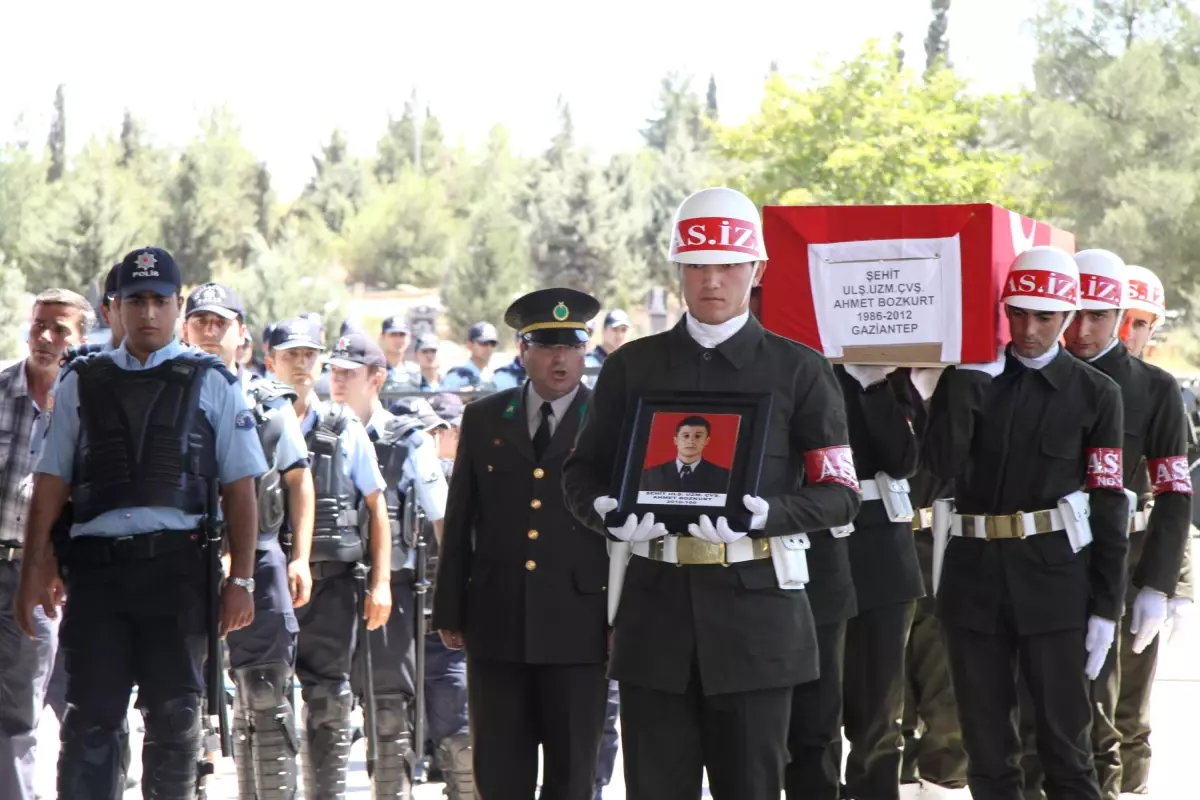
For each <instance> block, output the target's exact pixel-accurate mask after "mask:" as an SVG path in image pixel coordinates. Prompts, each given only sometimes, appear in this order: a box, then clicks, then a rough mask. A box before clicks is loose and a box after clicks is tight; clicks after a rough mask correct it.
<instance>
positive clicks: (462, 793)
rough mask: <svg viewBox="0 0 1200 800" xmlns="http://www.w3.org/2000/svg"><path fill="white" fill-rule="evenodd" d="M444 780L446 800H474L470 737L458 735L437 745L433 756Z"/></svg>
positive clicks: (473, 768) (473, 769) (473, 770)
mask: <svg viewBox="0 0 1200 800" xmlns="http://www.w3.org/2000/svg"><path fill="white" fill-rule="evenodd" d="M434 760H435V761H436V762H437V765H438V768H439V769H440V770H441V771H442V774H443V775H444V776H445V779H446V797H447V798H448V800H475V799H476V797H477V795H476V794H475V766H474V764H473V763H472V761H471V737H470V735H468V734H465V733H460V734H456V735H454V736H447V737H446V738H445V739H442V741H441V742H439V743H438V748H437V754H436V755H435V756H434Z"/></svg>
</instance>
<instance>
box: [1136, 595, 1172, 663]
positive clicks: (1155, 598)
mask: <svg viewBox="0 0 1200 800" xmlns="http://www.w3.org/2000/svg"><path fill="white" fill-rule="evenodd" d="M1167 613H1168V609H1167V596H1166V595H1165V594H1163V593H1162V592H1160V591H1158V590H1157V589H1151V588H1150V587H1149V586H1146V587H1144V588H1142V589H1141V590H1139V591H1138V593H1137V597H1135V598H1133V613H1132V615H1131V619H1130V621H1129V632H1130V633H1132V634H1133V652H1135V653H1140V652H1142V651H1143V650H1145V649H1146V647H1147V646H1148V645H1149V644H1150V642H1152V641H1154V637H1155V636H1157V635H1158V632H1159V631H1160V630H1162V627H1163V625H1164V624H1165V623H1166V621H1167Z"/></svg>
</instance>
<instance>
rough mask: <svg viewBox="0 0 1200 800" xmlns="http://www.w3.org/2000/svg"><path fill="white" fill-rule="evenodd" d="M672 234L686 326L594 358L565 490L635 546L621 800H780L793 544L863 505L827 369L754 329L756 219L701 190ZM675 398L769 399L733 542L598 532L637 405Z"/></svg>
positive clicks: (797, 572) (623, 664) (729, 198)
mask: <svg viewBox="0 0 1200 800" xmlns="http://www.w3.org/2000/svg"><path fill="white" fill-rule="evenodd" d="M721 222H726V223H728V230H724V229H722V227H721V226H720V223H721ZM672 230H673V235H672V237H671V239H672V243H671V260H672V261H674V262H675V263H677V264H679V265H680V279H681V283H682V289H683V295H684V299H685V302H686V303H687V307H688V313H687V315H686V316H685V317H684V319H682V320H680V322H679V323H678V324H677V325H676V326H675V327H674V328H673V329H671V330H669V331H667V332H665V333H661V334H656V335H654V336H648V337H645V338H642V339H638V340H637V341H634V342H630V343H628V344H626V345H624V346H623V347H622V348H621V349H620V350H618V351H617V352H616V353H613V354H612V355H611V356H609V357H608V358H607V359H606V360H605V362H604V367H603V368H602V371H601V373H600V377H599V379H598V380H597V382H596V391H595V394H594V395H593V399H592V403H591V405H590V406H589V408H588V413H587V418H586V420H585V422H584V426H583V429H582V430H581V431H580V435H579V440H578V442H577V443H576V446H575V452H574V453H573V454H572V456H571V458H569V459H568V461H567V465H566V470H565V474H564V478H563V480H564V487H565V490H566V493H567V499H568V502H569V503H570V505H571V510H572V511H573V512H574V514H575V516H576V518H577V519H578V520H579V521H580V522H581V523H583V524H585V525H587V526H588V527H589V528H592V529H593V530H595V531H597V532H598V533H601V534H611V535H612V536H613V537H615V538H616V539H620V540H623V541H625V542H632V543H633V546H632V552H633V556H632V558H631V559H630V560H629V563H628V573H627V575H626V576H625V580H624V589H623V592H624V596H623V597H622V598H621V599H620V603H621V605H620V608H619V610H618V611H617V614H616V618H615V623H614V631H613V652H612V660H611V666H610V677H611V678H614V679H616V680H618V681H620V683H621V730H622V733H623V736H624V740H625V742H626V743H627V744H628V745H629V746H627V747H625V748H624V758H625V785H626V791H627V796H628V797H629V798H630V800H650V799H651V798H653V800H664V799H670V798H681V799H682V798H689V800H690V799H691V798H696V797H699V796H700V791H701V775H702V772H703V771H704V770H705V769H707V771H708V778H709V782H710V787H711V791H712V796H713V797H714V798H716V799H717V800H734V799H735V798H736V800H766V799H767V798H770V800H777V798H778V797H779V793H780V791H781V790H782V788H783V787H782V776H783V771H784V766H785V765H786V764H787V760H788V751H787V737H788V718H789V716H790V715H791V710H792V708H791V700H792V687H793V686H796V685H797V684H802V683H806V682H808V681H812V680H814V679H815V678H816V677H817V672H818V654H817V640H816V633H815V630H814V623H813V618H812V614H811V611H810V610H809V603H808V598H807V596H806V593H805V592H804V591H802V589H803V585H804V583H805V582H806V576H805V575H804V571H803V561H802V560H800V559H802V558H803V550H802V549H801V548H803V546H804V541H805V540H804V538H803V537H802V536H800V535H799V534H804V533H806V532H808V531H817V530H821V529H823V528H829V527H831V526H839V525H845V524H846V523H848V522H849V521H850V520H851V519H852V518H853V516H854V514H855V512H856V511H857V510H858V506H859V499H858V491H857V490H858V484H857V482H856V480H855V475H854V469H853V461H852V458H851V455H850V450H849V447H848V440H847V432H846V419H845V410H844V408H843V405H842V402H841V396H840V395H841V393H840V391H839V389H838V384H837V379H836V377H835V376H834V374H833V371H832V368H831V367H830V365H829V363H828V362H827V361H826V360H825V359H824V358H823V357H821V356H820V355H819V354H818V353H815V352H813V351H812V350H810V349H808V348H806V347H803V346H801V345H798V344H796V343H795V342H792V341H789V340H787V339H784V338H782V337H779V336H775V335H774V334H771V333H769V332H767V331H765V330H763V328H762V326H761V325H760V324H759V323H758V321H757V320H756V319H754V318H753V317H751V316H750V313H749V301H750V292H751V289H752V288H753V286H754V285H755V284H756V283H758V282H759V280H760V279H761V277H762V272H763V270H764V269H765V264H764V263H763V262H764V261H765V259H766V252H765V248H764V247H763V245H762V238H761V233H762V228H761V224H760V222H759V215H758V209H757V208H756V207H755V206H754V204H753V203H752V202H751V201H750V200H749V199H748V198H747V197H745V196H744V195H742V194H740V193H739V192H735V191H733V190H731V189H724V188H717V189H705V190H702V191H700V192H697V193H696V194H693V195H691V196H690V197H688V198H687V199H686V200H684V201H683V203H682V204H681V206H680V208H679V210H678V212H677V214H676V217H675V220H674V225H673V228H672ZM673 390H689V391H695V390H700V391H715V392H726V391H731V390H732V391H742V392H770V393H771V394H772V396H773V406H772V408H773V415H772V418H771V420H770V422H769V426H768V434H767V439H766V441H767V445H766V448H767V449H766V454H765V457H764V458H763V467H762V476H761V478H760V482H759V486H760V488H761V492H762V496H761V497H753V496H750V495H745V496H744V497H743V498H742V501H743V504H744V505H745V508H746V511H748V512H750V519H749V525H747V526H746V528H745V529H744V530H735V529H734V528H733V527H731V526H730V523H729V521H728V520H727V519H726V518H725V517H724V516H718V517H717V518H716V519H715V520H713V519H711V518H710V517H708V516H707V515H702V516H700V518H699V520H698V522H696V523H692V524H691V525H689V528H688V533H689V534H690V537H689V536H675V535H672V536H671V538H670V539H664V538H663V537H664V536H666V535H667V533H668V532H667V530H666V528H665V526H664V525H663V524H662V523H656V522H655V519H654V515H653V514H645V515H644V516H642V517H641V518H640V519H639V518H638V517H637V516H636V515H633V514H630V515H629V516H628V517H627V519H626V522H625V524H624V525H623V526H619V527H617V526H611V527H610V526H607V525H606V523H605V515H606V514H607V513H608V512H610V511H613V510H615V509H616V507H617V501H616V500H615V499H613V498H611V497H609V495H610V493H611V492H612V484H611V480H612V476H613V469H614V466H616V465H617V464H618V463H621V462H622V461H623V460H624V458H625V454H624V452H621V451H620V450H619V448H620V446H621V442H620V439H621V430H622V426H623V424H624V422H625V418H626V415H627V414H629V413H632V412H633V410H634V405H633V402H632V398H633V397H634V396H636V395H637V394H640V393H643V392H648V391H659V392H662V391H673ZM469 408H470V407H468V411H469ZM804 474H807V483H805V484H802V483H801V476H802V475H804ZM455 477H456V478H457V472H456V474H455ZM731 491H733V492H735V493H737V491H738V490H737V489H736V488H733V487H731ZM797 555H798V556H799V557H800V559H797V558H796V556H797ZM617 563H618V565H619V563H620V562H617ZM776 567H778V570H777V569H776ZM610 588H613V587H610ZM472 680H474V675H473V674H472Z"/></svg>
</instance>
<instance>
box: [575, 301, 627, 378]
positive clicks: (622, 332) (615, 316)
mask: <svg viewBox="0 0 1200 800" xmlns="http://www.w3.org/2000/svg"><path fill="white" fill-rule="evenodd" d="M628 336H629V315H628V314H626V313H625V311H624V309H620V308H614V309H612V310H611V311H609V312H608V313H607V314H605V315H604V330H603V331H601V333H600V337H601V341H600V344H598V345H596V347H595V348H593V349H592V352H590V353H588V357H587V361H586V363H585V364H584V366H585V367H600V366H603V365H604V359H606V358H608V357H609V356H610V355H612V354H613V353H615V352H617V348H619V347H620V346H621V345H623V344H625V339H626V338H627V337H628Z"/></svg>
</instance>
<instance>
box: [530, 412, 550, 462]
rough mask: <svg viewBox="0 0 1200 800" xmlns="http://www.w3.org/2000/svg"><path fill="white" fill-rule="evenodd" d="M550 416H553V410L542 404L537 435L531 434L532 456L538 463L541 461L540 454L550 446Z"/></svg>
mask: <svg viewBox="0 0 1200 800" xmlns="http://www.w3.org/2000/svg"><path fill="white" fill-rule="evenodd" d="M552 416H554V409H553V408H551V406H550V404H549V403H542V424H541V425H538V429H537V433H535V434H533V455H534V458H536V459H537V460H538V461H541V460H542V454H543V453H545V452H546V448H547V447H549V446H550V417H552Z"/></svg>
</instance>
